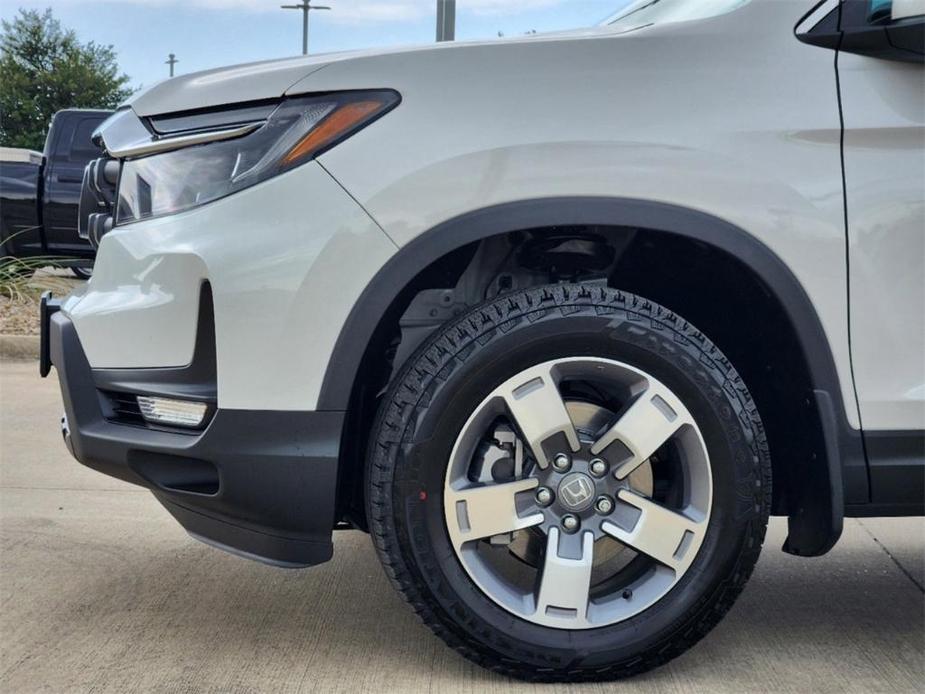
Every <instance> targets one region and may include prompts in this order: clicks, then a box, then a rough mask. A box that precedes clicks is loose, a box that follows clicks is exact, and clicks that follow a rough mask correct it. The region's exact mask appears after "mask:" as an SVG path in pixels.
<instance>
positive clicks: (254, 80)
mask: <svg viewBox="0 0 925 694" xmlns="http://www.w3.org/2000/svg"><path fill="white" fill-rule="evenodd" d="M604 31H606V29H602V28H600V27H591V28H588V29H579V30H574V31H562V32H555V33H549V34H531V35H527V36H519V37H514V38H509V39H494V40H491V41H459V42H449V43H439V44H428V45H423V46H403V47H399V48H390V49H381V48H380V49H373V50H362V51H347V52H340V53H320V54H317V55H312V56H307V57H299V58H285V59H282V60H266V61H262V62H258V63H247V64H244V65H233V66H231V67H224V68H217V69H214V70H205V71H203V72H194V73H191V74H189V75H181V76H179V77H174V78H171V79H168V80H164V81H163V82H158V83H156V84H154V85H152V86H151V87H149V88H147V89H144V90H141V91H139V92H137V93H135V94H134V95H133V96H132V97H130V98H129V99H128V101H126V103H125V105H127V106H131V107H132V109H134V111H135V113H136V114H138V115H139V116H142V117H145V116H155V115H161V114H165V113H175V112H179V111H189V110H193V109H200V108H210V107H214V106H221V105H224V104H236V103H244V102H247V101H260V100H263V99H275V98H279V97H281V96H283V95H284V94H286V93H287V91H289V90H290V88H291V87H293V86H294V85H296V84H298V83H300V82H302V81H303V80H304V79H305V78H306V77H308V76H309V75H311V74H313V73H315V72H318V71H319V70H321V69H323V68H325V67H326V66H328V65H331V64H332V63H342V62H345V61H354V60H355V61H363V60H365V59H369V58H376V57H379V56H388V55H395V54H421V58H422V59H424V60H426V59H427V54H429V53H432V52H434V51H454V50H464V49H466V48H472V47H479V46H498V45H504V44H508V43H518V42H523V41H539V40H563V39H569V38H578V37H582V36H589V35H595V34H600V33H602V32H604ZM375 86H388V85H375ZM290 93H292V92H290Z"/></svg>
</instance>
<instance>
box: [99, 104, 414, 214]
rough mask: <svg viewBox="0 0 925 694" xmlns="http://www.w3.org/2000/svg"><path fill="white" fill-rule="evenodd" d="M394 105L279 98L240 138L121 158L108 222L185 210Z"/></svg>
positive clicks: (310, 154) (273, 170) (333, 140)
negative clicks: (114, 202)
mask: <svg viewBox="0 0 925 694" xmlns="http://www.w3.org/2000/svg"><path fill="white" fill-rule="evenodd" d="M398 101H399V96H398V94H396V93H395V92H392V91H374V92H343V93H340V94H329V95H325V96H314V97H306V98H295V99H287V100H286V101H283V102H282V103H281V104H280V105H279V106H278V107H277V108H276V109H275V110H274V111H273V113H272V114H271V115H270V116H269V117H268V118H267V119H266V121H265V122H263V123H262V124H256V125H255V126H254V128H255V129H253V130H251V131H249V132H247V134H245V135H243V136H241V137H237V138H235V139H223V140H217V141H213V142H209V143H208V144H193V145H191V146H187V147H184V148H182V149H176V150H173V151H168V152H164V153H161V154H152V155H150V156H145V157H140V158H137V159H127V160H126V161H125V163H124V164H123V166H122V172H121V175H120V177H119V194H118V204H117V206H116V224H126V223H129V222H134V221H137V220H139V219H146V218H149V217H157V216H159V215H165V214H174V213H176V212H180V211H182V210H187V209H190V208H192V207H196V206H198V205H202V204H204V203H207V202H210V201H212V200H217V199H218V198H221V197H224V196H226V195H230V194H231V193H234V192H236V191H238V190H241V189H242V188H247V187H248V186H252V185H254V184H256V183H259V182H260V181H264V180H266V179H268V178H270V177H271V176H275V175H277V174H279V173H282V172H283V171H287V170H289V169H291V168H293V167H295V166H298V165H299V164H303V163H304V162H306V161H309V160H311V159H313V158H314V157H316V156H318V155H319V154H321V153H322V152H323V151H325V150H327V149H328V148H330V147H332V146H334V145H335V144H337V143H338V142H341V141H342V140H344V139H345V138H347V137H350V136H351V135H352V134H354V133H355V132H357V131H358V130H360V129H361V128H363V127H364V126H366V125H368V124H369V123H371V122H372V121H373V120H375V119H376V118H378V117H379V116H381V115H382V114H383V113H385V112H386V111H388V110H389V109H391V108H392V107H393V106H395V105H396V104H397V103H398ZM245 130H246V129H245ZM187 137H189V136H187ZM193 137H195V136H193ZM190 139H192V138H190ZM177 140H178V141H180V138H177ZM169 141H170V140H169V139H165V140H159V142H169Z"/></svg>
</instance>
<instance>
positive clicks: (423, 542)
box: [367, 285, 771, 681]
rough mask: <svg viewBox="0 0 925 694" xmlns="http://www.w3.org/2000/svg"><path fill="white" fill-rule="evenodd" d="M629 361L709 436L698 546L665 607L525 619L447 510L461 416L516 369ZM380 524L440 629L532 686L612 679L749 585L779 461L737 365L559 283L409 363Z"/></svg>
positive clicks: (677, 322)
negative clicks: (469, 557)
mask: <svg viewBox="0 0 925 694" xmlns="http://www.w3.org/2000/svg"><path fill="white" fill-rule="evenodd" d="M576 344H579V345H581V347H580V355H581V356H599V357H609V358H613V359H619V360H621V361H623V362H625V363H628V364H630V365H633V366H638V367H639V368H644V369H645V370H646V371H647V372H648V373H651V374H653V375H654V376H656V377H657V378H658V379H659V380H661V381H662V382H663V383H666V384H667V385H668V386H670V387H671V388H672V389H673V390H674V392H675V393H677V394H678V395H679V397H682V399H683V401H684V402H685V405H687V406H688V408H689V409H690V411H691V412H692V413H693V414H694V416H695V417H696V418H697V421H698V424H699V426H700V427H701V429H702V431H703V436H704V441H705V442H706V445H707V448H708V450H709V455H710V459H711V464H712V467H713V473H712V475H713V485H714V501H713V508H712V512H711V515H710V521H709V525H708V529H707V532H706V535H705V538H704V541H703V544H702V546H701V548H700V550H699V553H698V555H697V557H696V559H695V560H694V562H693V564H692V565H691V567H690V568H689V569H688V571H687V573H686V574H685V575H684V577H683V578H682V579H681V580H680V581H679V582H678V583H677V584H676V585H675V586H674V588H672V589H671V590H670V592H668V593H667V594H666V595H665V596H664V597H663V598H662V599H661V600H660V601H659V602H657V603H656V604H654V605H652V606H651V607H649V608H648V609H646V610H644V611H643V612H640V613H638V614H636V615H635V616H633V617H631V618H629V619H627V620H625V621H622V622H618V623H615V624H612V625H609V626H606V627H600V628H594V629H586V630H571V631H569V630H563V629H553V628H549V627H544V626H540V625H538V624H534V623H531V622H528V621H526V620H522V619H518V618H517V617H514V616H513V615H511V614H510V613H509V612H507V611H505V610H504V609H502V608H501V607H499V606H498V605H497V604H496V603H495V602H493V601H491V600H490V599H488V597H486V596H485V595H484V594H483V593H482V592H481V591H480V590H479V589H478V588H477V587H476V586H475V584H474V583H473V582H472V581H471V579H469V577H468V575H467V574H466V572H465V571H464V570H463V568H462V566H461V565H460V563H459V561H458V560H457V559H456V556H455V554H454V553H453V550H452V547H451V545H450V544H449V539H448V537H447V531H446V526H445V520H444V515H443V508H442V507H443V496H442V490H443V484H444V474H445V469H446V467H445V466H446V463H447V461H448V459H449V452H450V448H451V447H452V445H453V443H454V440H455V437H456V434H457V432H458V431H459V430H460V427H461V426H462V422H463V421H465V418H466V417H467V416H468V414H469V413H470V412H472V410H473V408H474V407H475V406H476V405H477V404H478V403H479V402H480V401H481V399H482V398H484V397H485V395H486V394H487V393H489V392H491V390H492V389H493V388H494V387H495V386H496V385H497V384H499V383H501V382H502V381H503V380H504V379H505V378H508V377H509V376H511V375H512V374H513V373H516V370H518V369H521V368H523V367H524V366H526V365H528V364H532V363H538V362H539V361H543V360H545V359H549V358H558V357H565V356H579V355H578V354H576V347H575V346H576ZM371 435H372V439H371V444H370V452H369V457H368V461H367V483H368V487H367V491H368V493H367V504H368V508H367V512H368V516H369V522H370V530H371V533H372V537H373V540H374V543H375V546H376V549H377V551H378V554H379V557H380V559H381V561H382V564H383V566H384V567H385V570H386V573H387V574H388V576H389V578H390V579H391V581H392V583H393V584H394V585H395V586H396V588H397V589H398V590H399V591H400V592H401V594H402V595H403V596H404V598H405V599H406V600H407V601H408V602H409V603H410V604H411V605H412V607H413V608H414V609H415V610H416V612H417V613H418V615H419V616H420V617H421V619H422V620H423V621H424V623H425V624H427V626H429V627H430V628H431V629H432V630H433V631H434V633H436V634H437V635H438V636H440V637H441V638H442V639H443V640H444V641H446V643H447V644H448V645H450V646H451V647H452V648H454V649H456V650H457V651H458V652H459V653H461V654H462V655H464V656H465V657H467V658H469V659H470V660H473V661H475V662H476V663H478V664H480V665H482V666H484V667H486V668H489V669H491V670H494V671H497V672H501V673H504V674H506V675H509V676H512V677H516V678H519V679H525V680H540V681H576V680H610V679H617V678H621V677H627V676H631V675H634V674H637V673H640V672H643V671H645V670H648V669H651V668H653V667H656V666H659V665H661V664H663V663H665V662H667V661H668V660H670V659H672V658H674V657H676V656H677V655H679V654H680V653H682V652H684V651H685V650H687V649H688V648H690V647H691V646H692V645H693V644H694V643H696V642H697V641H698V640H699V639H700V638H701V637H702V636H703V635H704V634H706V633H707V632H708V631H709V630H710V629H712V628H713V627H714V626H716V624H717V623H718V622H719V621H720V619H721V618H722V617H723V615H724V614H725V613H726V612H727V611H728V610H729V608H730V607H731V606H732V604H733V602H734V601H735V599H736V598H737V596H738V595H739V593H740V592H741V591H742V589H743V587H744V585H745V582H746V581H747V579H748V577H749V575H750V574H751V572H752V569H753V567H754V565H755V562H756V561H757V559H758V555H759V552H760V550H761V545H762V542H763V540H764V535H765V529H766V526H767V518H768V512H769V507H770V500H771V465H770V458H769V453H768V447H767V442H766V439H765V435H764V432H763V427H762V424H761V420H760V417H759V415H758V411H757V409H756V406H755V403H754V402H753V401H752V398H751V396H750V395H749V392H748V389H747V388H746V386H745V384H744V383H743V382H742V380H741V378H740V377H739V376H738V374H737V373H736V371H735V369H734V368H733V366H732V365H731V364H730V363H729V361H728V360H727V359H726V358H725V357H724V356H723V355H722V353H720V351H719V350H718V349H717V348H716V347H715V346H714V345H713V344H712V343H711V342H710V341H709V339H707V337H706V336H705V335H703V334H702V333H701V332H699V331H698V330H697V329H696V328H694V327H693V326H691V325H690V324H689V323H688V322H687V321H685V320H684V319H683V318H681V317H680V316H678V315H676V314H674V313H672V312H671V311H669V310H667V309H665V308H664V307H662V306H659V305H658V304H655V303H653V302H651V301H648V300H646V299H644V298H641V297H638V296H635V295H632V294H628V293H626V292H622V291H618V290H614V289H608V288H602V287H590V286H582V285H555V286H547V287H540V288H535V289H529V290H525V291H520V292H515V293H512V294H509V295H506V296H503V297H500V298H498V299H496V300H493V301H490V302H486V303H485V304H483V305H481V306H479V307H477V308H475V309H473V310H472V311H470V312H469V313H467V314H465V315H464V316H462V317H461V318H460V319H458V320H457V321H455V322H454V323H452V324H450V325H448V326H447V327H445V328H444V329H442V330H440V331H439V332H438V333H437V334H436V335H435V336H434V337H433V338H432V339H430V340H429V341H428V342H427V344H425V345H424V346H423V347H422V348H421V349H420V350H419V351H418V352H417V353H416V354H415V356H414V357H412V358H411V359H409V361H408V363H407V364H406V365H405V366H404V367H403V368H402V370H401V371H400V373H399V374H398V376H397V377H396V378H395V379H394V382H393V383H392V385H391V387H390V388H389V391H388V393H387V394H386V396H385V398H384V400H383V402H382V404H381V407H380V410H379V413H378V417H377V421H376V423H375V425H374V427H373V431H372V434H371Z"/></svg>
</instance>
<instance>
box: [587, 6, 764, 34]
mask: <svg viewBox="0 0 925 694" xmlns="http://www.w3.org/2000/svg"><path fill="white" fill-rule="evenodd" d="M749 2H751V0H634V1H633V2H630V3H629V4H627V5H626V6H625V7H624V8H623V9H622V10H620V11H619V12H615V13H614V14H612V15H610V16H609V17H608V18H607V19H605V20H604V21H603V22H601V23H602V24H609V25H610V26H614V27H619V28H621V29H634V28H637V27H642V26H647V25H649V24H659V23H662V22H686V21H688V20H691V19H704V18H705V17H713V16H716V15H718V14H725V13H726V12H732V11H733V10H735V9H738V8H739V7H741V6H742V5H746V4H748V3H749Z"/></svg>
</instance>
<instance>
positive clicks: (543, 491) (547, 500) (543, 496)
mask: <svg viewBox="0 0 925 694" xmlns="http://www.w3.org/2000/svg"><path fill="white" fill-rule="evenodd" d="M535 498H536V503H538V504H539V505H540V506H549V504H551V503H552V491H551V490H550V489H548V488H547V487H540V488H539V489H537V490H536V494H535Z"/></svg>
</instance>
